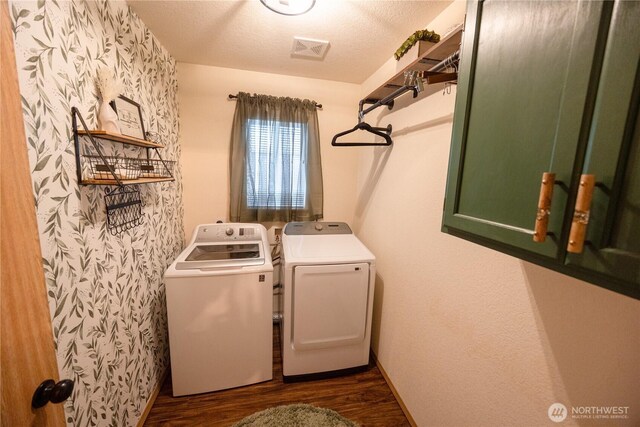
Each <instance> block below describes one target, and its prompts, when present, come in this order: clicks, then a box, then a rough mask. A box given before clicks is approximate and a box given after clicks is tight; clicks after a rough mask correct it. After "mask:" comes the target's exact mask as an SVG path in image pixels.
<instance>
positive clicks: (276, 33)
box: [128, 0, 451, 83]
mask: <svg viewBox="0 0 640 427" xmlns="http://www.w3.org/2000/svg"><path fill="white" fill-rule="evenodd" d="M128 3H129V4H130V5H131V8H132V9H133V10H134V11H135V12H136V13H137V14H138V15H139V16H140V17H141V18H142V20H143V21H144V22H145V23H146V24H147V26H148V27H149V28H150V29H151V31H152V32H153V33H154V34H155V35H156V37H158V39H159V40H160V41H161V42H162V44H163V45H164V46H165V47H166V48H167V49H168V50H169V52H171V54H172V55H173V56H174V57H175V58H176V59H177V60H178V61H180V62H189V63H194V64H205V65H215V66H219V67H228V68H239V69H244V70H253V71H261V72H268V73H276V74H287V75H293V76H303V77H313V78H319V79H327V80H337V81H343V82H351V83H362V82H363V81H364V80H365V79H366V78H367V77H369V76H370V75H371V74H372V73H373V72H374V71H375V70H377V69H378V68H379V67H380V66H381V65H382V64H383V63H384V62H385V61H386V60H388V59H389V58H390V57H391V56H392V55H393V52H394V51H395V50H396V49H397V48H398V47H399V46H400V45H401V44H402V42H403V41H404V40H405V39H406V38H407V37H408V36H409V35H411V34H412V33H413V32H414V31H416V30H418V29H422V28H424V27H425V25H426V24H427V23H429V22H431V20H432V19H433V18H435V16H437V15H438V14H439V13H440V12H441V11H442V10H443V9H444V8H446V7H447V6H448V5H449V4H450V3H451V1H393V0H317V1H316V5H315V7H314V8H313V9H312V10H311V11H310V12H308V13H307V14H305V15H301V16H283V15H278V14H276V13H274V12H272V11H270V10H268V9H267V8H266V7H264V6H263V5H262V4H261V3H260V1H259V0H209V1H188V0H182V1H164V0H163V1H150V0H144V1H140V0H128ZM294 36H299V37H305V38H311V39H320V40H328V41H329V42H330V43H331V44H330V46H329V50H328V51H327V54H326V55H325V57H324V59H323V60H318V59H309V58H300V57H293V56H292V55H291V48H292V45H293V37H294Z"/></svg>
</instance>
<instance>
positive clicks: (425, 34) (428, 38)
mask: <svg viewBox="0 0 640 427" xmlns="http://www.w3.org/2000/svg"><path fill="white" fill-rule="evenodd" d="M421 40H422V41H425V42H431V43H438V42H439V41H440V34H437V33H436V32H435V31H429V30H426V29H425V30H418V31H416V32H415V33H413V34H411V36H410V37H409V38H408V39H407V40H405V42H404V43H402V46H400V48H398V50H396V53H394V54H393V56H395V57H396V60H398V59H400V58H402V56H403V55H404V54H405V53H407V52H408V51H409V49H411V48H412V47H413V45H415V44H416V43H418V41H421Z"/></svg>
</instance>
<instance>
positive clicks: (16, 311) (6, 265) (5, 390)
mask: <svg viewBox="0 0 640 427" xmlns="http://www.w3.org/2000/svg"><path fill="white" fill-rule="evenodd" d="M0 9H1V16H0V18H1V19H2V20H1V21H0V23H1V32H2V34H1V37H2V40H1V47H2V49H1V51H2V55H1V56H2V68H1V70H2V77H1V80H2V83H1V84H2V99H1V102H2V104H0V105H1V110H2V112H1V118H0V119H1V123H2V125H1V127H2V129H1V131H0V133H1V140H2V160H1V165H0V168H1V169H0V173H1V179H2V182H1V184H0V185H1V188H0V192H1V196H0V197H1V202H2V204H1V206H2V209H1V212H0V214H1V215H2V216H1V218H0V233H1V235H2V239H0V240H1V249H0V250H1V257H2V258H1V259H2V265H1V267H0V268H1V270H2V271H1V273H0V275H1V278H2V282H1V286H2V288H1V292H2V295H1V299H2V301H1V304H2V306H1V310H2V312H1V318H2V320H1V323H2V325H1V326H2V328H1V333H2V335H1V338H0V339H1V341H0V343H1V346H2V348H1V353H2V363H1V367H0V375H1V376H2V392H1V394H2V417H1V424H2V425H3V426H44V425H48V426H49V425H50V426H63V425H65V420H64V413H63V408H62V406H61V405H53V404H51V403H49V404H47V405H46V406H45V407H43V408H41V409H37V410H32V409H31V398H32V396H33V392H34V391H35V389H36V387H37V386H38V385H39V384H40V383H41V382H42V381H44V380H46V379H49V378H52V379H56V378H58V367H57V364H56V358H55V353H54V346H53V335H52V333H51V320H50V314H49V307H48V303H47V296H46V293H45V292H46V289H45V283H44V272H43V268H42V257H41V254H40V243H39V240H38V228H37V224H36V215H35V207H34V204H33V191H32V189H31V185H32V184H31V177H30V174H29V162H28V159H27V145H26V138H25V135H24V123H23V119H22V111H21V108H20V94H19V90H18V78H17V73H16V65H15V55H14V51H13V34H12V31H11V22H10V18H9V12H8V6H7V2H6V1H2V2H0Z"/></svg>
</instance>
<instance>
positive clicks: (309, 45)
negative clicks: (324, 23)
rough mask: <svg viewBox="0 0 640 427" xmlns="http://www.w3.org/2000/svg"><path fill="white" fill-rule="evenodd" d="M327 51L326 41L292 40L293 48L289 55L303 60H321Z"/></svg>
mask: <svg viewBox="0 0 640 427" xmlns="http://www.w3.org/2000/svg"><path fill="white" fill-rule="evenodd" d="M328 49H329V42H328V41H326V40H314V39H305V38H303V37H294V38H293V48H292V49H291V55H293V56H302V57H305V58H314V59H323V58H324V55H325V54H326V53H327V50H328Z"/></svg>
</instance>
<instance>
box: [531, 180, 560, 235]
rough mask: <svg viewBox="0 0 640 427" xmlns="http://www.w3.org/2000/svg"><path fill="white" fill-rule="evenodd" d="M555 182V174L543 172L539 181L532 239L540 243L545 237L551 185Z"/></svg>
mask: <svg viewBox="0 0 640 427" xmlns="http://www.w3.org/2000/svg"><path fill="white" fill-rule="evenodd" d="M555 182H556V174H555V173H551V172H545V173H543V174H542V182H541V183H540V196H539V197H538V212H537V213H536V225H535V228H534V233H533V241H534V242H537V243H542V242H544V241H545V240H546V238H547V227H548V226H549V215H550V214H551V198H552V197H553V186H554V184H555Z"/></svg>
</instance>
